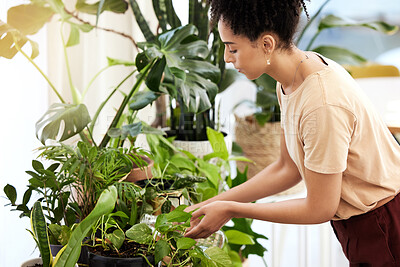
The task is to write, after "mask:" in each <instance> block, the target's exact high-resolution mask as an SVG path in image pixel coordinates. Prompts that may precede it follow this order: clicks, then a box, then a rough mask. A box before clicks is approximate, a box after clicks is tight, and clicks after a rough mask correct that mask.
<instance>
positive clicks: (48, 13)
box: [7, 4, 54, 35]
mask: <svg viewBox="0 0 400 267" xmlns="http://www.w3.org/2000/svg"><path fill="white" fill-rule="evenodd" d="M53 14H54V12H53V10H52V9H51V8H49V7H45V6H39V5H34V4H28V5H19V6H15V7H11V8H10V9H9V10H8V11H7V23H8V24H9V25H11V26H12V27H14V28H16V29H18V30H19V31H20V32H21V33H22V34H24V35H30V34H35V33H37V32H38V31H39V30H40V29H41V28H42V27H43V26H44V25H45V24H46V23H47V22H48V21H49V20H50V18H51V17H52V16H53Z"/></svg>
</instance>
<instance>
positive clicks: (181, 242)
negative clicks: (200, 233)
mask: <svg viewBox="0 0 400 267" xmlns="http://www.w3.org/2000/svg"><path fill="white" fill-rule="evenodd" d="M176 245H177V246H178V249H189V248H191V247H193V246H194V245H196V240H194V239H192V238H189V237H182V238H179V239H178V241H177V242H176Z"/></svg>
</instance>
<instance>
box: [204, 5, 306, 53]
mask: <svg viewBox="0 0 400 267" xmlns="http://www.w3.org/2000/svg"><path fill="white" fill-rule="evenodd" d="M208 2H209V4H210V14H211V23H212V24H214V25H215V24H216V23H217V22H218V21H219V20H220V19H222V20H223V21H224V22H225V23H226V24H227V25H229V26H230V28H231V30H232V31H233V33H234V34H235V35H244V36H246V37H247V38H249V39H250V41H252V42H254V41H255V40H257V38H258V37H259V36H260V35H261V34H262V33H265V32H272V33H274V34H276V35H277V36H278V37H279V40H280V42H278V47H280V48H282V49H285V48H286V49H287V48H289V47H290V46H291V44H292V42H293V36H294V34H295V32H296V28H297V25H298V23H299V19H300V13H301V8H302V7H303V8H304V11H305V13H306V15H307V17H308V13H307V9H306V6H305V3H304V1H303V0H208Z"/></svg>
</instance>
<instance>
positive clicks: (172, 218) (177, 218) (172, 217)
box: [167, 209, 192, 222]
mask: <svg viewBox="0 0 400 267" xmlns="http://www.w3.org/2000/svg"><path fill="white" fill-rule="evenodd" d="M190 217H192V215H190V214H189V213H187V212H184V211H180V210H176V209H175V210H173V211H171V212H170V213H168V214H167V220H168V221H169V222H186V221H187V220H188V219H190Z"/></svg>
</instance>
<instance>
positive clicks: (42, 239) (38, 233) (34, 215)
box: [31, 201, 53, 267]
mask: <svg viewBox="0 0 400 267" xmlns="http://www.w3.org/2000/svg"><path fill="white" fill-rule="evenodd" d="M31 228H32V233H33V236H34V238H35V241H36V243H37V246H38V248H39V251H40V257H41V258H42V262H43V267H49V266H50V264H51V263H52V260H53V256H52V255H51V251H50V243H49V235H48V232H47V224H46V219H45V217H44V214H43V209H42V203H41V202H40V201H36V202H35V204H33V208H32V212H31Z"/></svg>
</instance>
